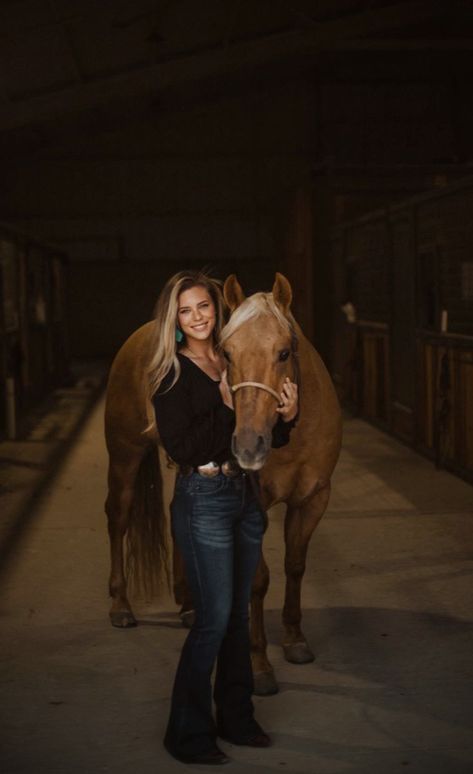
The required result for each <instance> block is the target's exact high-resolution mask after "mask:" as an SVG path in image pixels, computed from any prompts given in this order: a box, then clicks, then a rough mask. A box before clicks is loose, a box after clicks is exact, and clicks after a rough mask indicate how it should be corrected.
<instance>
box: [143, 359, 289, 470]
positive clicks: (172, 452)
mask: <svg viewBox="0 0 473 774" xmlns="http://www.w3.org/2000/svg"><path fill="white" fill-rule="evenodd" d="M177 357H178V359H179V363H180V365H181V373H180V376H179V378H178V380H177V382H176V384H175V385H174V386H173V387H171V389H170V390H168V389H167V388H168V387H169V385H170V384H171V382H172V379H173V376H174V369H171V371H170V372H169V373H168V374H167V375H166V376H165V377H164V379H163V381H162V382H161V385H160V387H159V388H158V391H157V392H156V393H155V395H154V397H153V403H154V409H155V412H156V422H157V425H158V430H159V435H160V438H161V441H162V443H163V446H164V448H165V449H166V451H167V453H168V454H169V456H170V457H171V459H172V460H174V462H177V463H178V464H180V465H192V466H193V467H196V466H197V465H205V463H207V462H210V461H211V460H214V461H215V462H218V463H222V462H224V461H225V460H228V459H230V458H231V456H232V452H231V439H232V434H233V431H234V429H235V412H234V411H233V410H232V409H231V408H229V407H228V406H226V405H225V403H224V402H223V399H222V396H221V394H220V389H219V382H218V381H216V380H214V379H212V378H211V377H210V376H208V374H206V373H205V371H202V369H201V368H199V367H198V366H197V365H196V364H195V363H193V362H192V360H191V359H190V358H188V357H186V356H185V355H181V354H180V353H178V355H177ZM166 390H167V391H166ZM294 424H295V420H293V421H292V422H284V420H283V419H282V417H281V416H279V417H278V421H277V422H276V424H275V426H274V428H273V434H272V446H273V447H274V448H278V447H280V446H285V444H287V443H288V442H289V433H290V430H291V428H292V427H293V426H294Z"/></svg>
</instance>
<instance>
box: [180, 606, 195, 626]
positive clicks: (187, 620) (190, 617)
mask: <svg viewBox="0 0 473 774" xmlns="http://www.w3.org/2000/svg"><path fill="white" fill-rule="evenodd" d="M179 618H180V619H181V622H182V625H183V627H184V629H191V628H192V624H193V623H194V619H195V612H194V610H183V611H182V613H179Z"/></svg>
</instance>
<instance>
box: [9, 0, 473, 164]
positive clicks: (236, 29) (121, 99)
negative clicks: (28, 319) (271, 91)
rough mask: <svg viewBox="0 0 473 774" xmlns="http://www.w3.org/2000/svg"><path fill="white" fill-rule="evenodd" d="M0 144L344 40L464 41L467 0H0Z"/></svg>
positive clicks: (470, 20)
mask: <svg viewBox="0 0 473 774" xmlns="http://www.w3.org/2000/svg"><path fill="white" fill-rule="evenodd" d="M0 36H1V45H0V152H3V155H5V153H15V152H22V151H24V150H28V149H30V150H31V148H34V147H35V146H37V145H38V144H39V145H42V144H44V142H46V141H47V138H48V134H49V133H54V132H55V131H56V132H57V130H58V127H62V126H64V127H66V126H67V125H68V123H69V124H70V123H71V122H76V121H78V120H79V121H85V122H86V124H87V122H88V125H92V126H95V127H97V126H100V125H101V124H102V123H103V124H106V123H107V121H108V122H110V121H113V120H116V117H117V114H118V115H119V114H120V111H126V110H128V111H129V107H130V105H133V109H134V110H136V111H137V112H138V113H139V111H140V110H146V109H148V108H149V107H150V106H152V107H154V109H155V108H156V106H157V105H162V104H163V99H164V98H166V97H167V96H169V95H172V94H175V95H183V94H187V95H189V93H193V94H194V95H195V94H204V93H205V90H206V89H208V88H211V89H212V88H213V89H214V90H217V91H218V90H219V89H220V90H226V89H228V88H231V86H232V84H239V86H240V88H241V87H242V84H243V85H245V84H247V85H251V84H252V83H253V82H254V79H255V77H257V78H262V77H263V78H264V77H266V78H271V77H272V78H273V79H274V78H275V77H279V76H280V75H281V73H282V72H286V73H287V72H291V71H294V69H298V70H299V71H300V69H301V68H314V67H315V66H316V65H317V63H321V62H322V59H323V57H324V56H327V55H328V56H332V57H333V56H336V55H340V54H343V55H346V54H347V53H348V52H351V53H356V52H360V51H361V52H366V51H383V52H391V53H392V52H395V53H396V54H399V52H403V54H408V53H409V52H412V51H415V52H419V51H420V52H422V51H426V50H429V51H441V52H450V53H451V52H452V51H455V52H462V51H466V52H470V51H471V50H472V49H473V11H472V8H471V3H469V2H467V0H450V2H444V1H443V0H397V2H393V1H392V0H391V1H389V0H370V1H368V0H294V2H292V1H291V0H290V1H289V2H288V1H287V0H257V2H256V1H255V0H200V1H199V2H196V1H195V0H101V1H100V2H97V1H96V0H16V1H13V0H10V1H6V2H3V3H2V4H1V5H0Z"/></svg>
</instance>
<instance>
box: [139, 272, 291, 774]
mask: <svg viewBox="0 0 473 774" xmlns="http://www.w3.org/2000/svg"><path fill="white" fill-rule="evenodd" d="M156 318H157V330H160V331H161V332H162V334H161V336H160V339H159V341H158V344H157V348H156V353H155V357H154V359H153V362H152V363H151V368H150V377H151V389H152V392H153V393H154V397H153V402H154V406H155V411H156V421H157V425H158V428H159V435H160V437H161V440H162V443H163V445H164V448H165V449H166V451H167V453H168V454H169V456H170V457H171V458H172V459H173V460H174V462H176V463H178V465H179V473H178V475H177V479H176V488H175V492H174V498H173V501H172V503H171V521H172V531H173V536H174V540H175V541H176V542H177V545H178V548H179V551H180V553H181V555H182V558H183V561H184V567H185V572H186V579H187V582H188V584H189V586H190V591H191V594H192V599H193V603H194V607H195V623H194V625H193V626H192V629H191V631H190V632H189V635H188V637H187V640H186V642H185V644H184V647H183V650H182V654H181V658H180V662H179V666H178V669H177V674H176V678H175V682H174V688H173V694H172V704H171V713H170V718H169V723H168V727H167V731H166V735H165V740H164V744H165V746H166V749H167V750H168V751H169V752H170V753H171V755H173V756H174V757H175V758H177V759H178V760H180V761H183V762H185V763H203V764H221V763H226V762H227V761H228V760H229V759H228V758H227V757H226V755H225V754H224V753H223V752H222V751H221V750H220V749H219V748H218V747H217V744H216V737H217V735H218V736H220V737H221V738H222V739H226V740H227V741H230V742H232V743H234V744H243V745H250V746H256V747H267V746H268V745H269V744H270V739H269V737H268V736H267V734H265V733H264V732H263V730H262V729H261V727H260V726H259V725H258V723H257V722H256V720H255V719H254V716H253V712H254V711H253V704H252V701H251V695H252V692H253V678H252V672H251V662H250V642H249V633H248V604H249V600H250V593H251V584H252V580H253V577H254V574H255V571H256V567H257V565H258V561H259V558H260V552H261V541H262V537H263V532H264V526H265V515H264V513H263V511H262V510H261V507H260V505H259V504H258V501H257V499H256V498H255V496H254V493H253V491H252V488H251V486H250V485H249V481H248V479H247V476H246V474H245V473H244V472H243V471H242V470H241V469H240V468H239V467H238V465H237V463H236V461H234V460H232V457H231V438H232V433H233V429H234V425H235V419H234V411H233V403H232V396H231V392H230V389H229V386H228V383H227V378H226V371H225V363H224V359H223V357H222V354H221V352H220V350H219V347H218V337H219V333H220V330H221V328H222V327H223V323H224V320H223V300H222V295H221V292H220V288H219V285H218V283H217V282H216V281H215V280H213V279H211V278H209V277H207V276H206V275H205V274H203V273H201V272H180V273H178V274H176V275H175V276H174V277H172V278H171V279H170V280H169V281H168V282H167V284H166V286H165V287H164V289H163V291H162V293H161V295H160V297H159V300H158V305H157V314H156ZM277 411H279V413H280V417H278V421H277V423H276V425H275V429H274V430H273V446H282V445H284V444H285V443H287V442H288V440H289V430H290V428H291V426H292V424H293V423H294V418H295V416H296V414H297V387H296V385H295V384H293V383H292V382H290V381H289V379H288V380H287V381H286V383H285V385H284V388H283V392H282V393H281V406H280V407H279V408H278V409H277ZM216 660H217V670H216V677H215V686H214V700H215V704H216V723H215V722H214V720H213V717H212V694H211V682H210V679H211V674H212V670H213V667H214V664H215V661H216Z"/></svg>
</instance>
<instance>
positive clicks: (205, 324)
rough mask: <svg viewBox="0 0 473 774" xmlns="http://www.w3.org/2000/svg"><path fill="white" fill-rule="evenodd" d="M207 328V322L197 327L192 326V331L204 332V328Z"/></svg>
mask: <svg viewBox="0 0 473 774" xmlns="http://www.w3.org/2000/svg"><path fill="white" fill-rule="evenodd" d="M206 327H207V323H206V322H204V323H198V324H197V325H193V326H192V330H194V331H203V330H204V328H206Z"/></svg>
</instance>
